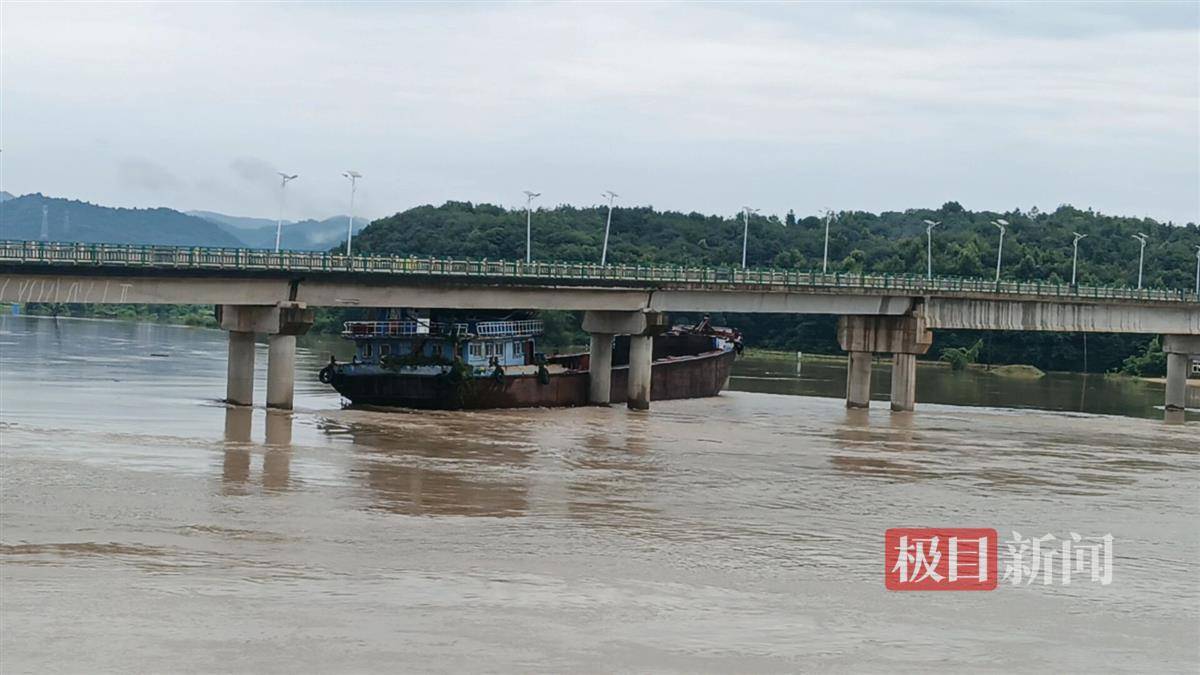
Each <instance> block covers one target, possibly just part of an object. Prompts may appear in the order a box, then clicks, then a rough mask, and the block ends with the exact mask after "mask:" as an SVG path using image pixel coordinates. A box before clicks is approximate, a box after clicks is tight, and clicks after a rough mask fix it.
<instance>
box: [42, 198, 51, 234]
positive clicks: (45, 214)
mask: <svg viewBox="0 0 1200 675" xmlns="http://www.w3.org/2000/svg"><path fill="white" fill-rule="evenodd" d="M49 218H50V207H49V206H47V205H45V204H42V236H41V240H42V241H49V240H50V220H49Z"/></svg>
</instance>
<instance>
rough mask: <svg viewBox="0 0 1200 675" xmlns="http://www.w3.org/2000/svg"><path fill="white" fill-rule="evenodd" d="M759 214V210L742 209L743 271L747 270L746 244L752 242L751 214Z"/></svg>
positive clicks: (746, 207) (744, 207)
mask: <svg viewBox="0 0 1200 675" xmlns="http://www.w3.org/2000/svg"><path fill="white" fill-rule="evenodd" d="M751 213H758V209H752V208H750V207H749V206H743V207H742V269H746V244H747V242H749V241H750V214H751Z"/></svg>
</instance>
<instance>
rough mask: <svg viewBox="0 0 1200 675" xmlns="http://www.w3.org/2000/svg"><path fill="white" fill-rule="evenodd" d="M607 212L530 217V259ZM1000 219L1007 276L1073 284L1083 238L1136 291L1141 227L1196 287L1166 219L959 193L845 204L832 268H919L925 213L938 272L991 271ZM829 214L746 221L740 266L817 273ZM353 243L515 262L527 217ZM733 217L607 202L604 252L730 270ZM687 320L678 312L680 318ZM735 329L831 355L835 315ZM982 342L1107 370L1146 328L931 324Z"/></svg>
mask: <svg viewBox="0 0 1200 675" xmlns="http://www.w3.org/2000/svg"><path fill="white" fill-rule="evenodd" d="M606 211H607V210H606V208H605V207H592V208H575V207H570V206H560V207H557V208H554V209H539V210H538V211H536V212H535V213H534V215H533V256H534V258H535V259H540V260H567V261H599V259H600V246H601V243H602V241H603V236H604V218H605V215H606ZM997 218H1003V219H1005V220H1007V221H1008V222H1009V226H1008V233H1007V235H1006V236H1005V240H1004V263H1003V276H1004V278H1005V279H1022V280H1034V279H1041V280H1045V281H1048V282H1064V281H1069V280H1070V276H1071V250H1072V247H1071V242H1072V240H1073V236H1072V232H1080V233H1083V234H1087V235H1088V238H1087V239H1084V240H1083V241H1082V242H1081V244H1080V249H1079V277H1078V278H1079V282H1080V283H1082V284H1103V285H1114V286H1134V285H1136V282H1137V260H1138V243H1137V242H1136V241H1135V240H1134V239H1133V238H1132V235H1133V234H1135V233H1138V232H1143V233H1145V234H1147V235H1149V237H1150V240H1149V243H1148V245H1147V246H1146V265H1145V285H1146V286H1148V287H1152V288H1174V289H1189V290H1190V289H1191V288H1193V284H1194V283H1195V278H1194V274H1195V269H1196V258H1195V247H1196V246H1200V229H1198V228H1197V227H1196V225H1195V224H1188V225H1186V226H1174V225H1170V224H1166V223H1160V222H1156V221H1153V220H1150V219H1143V218H1126V217H1120V216H1109V215H1104V214H1099V213H1095V212H1094V211H1091V210H1086V211H1085V210H1080V209H1077V208H1074V207H1071V206H1061V207H1059V208H1058V209H1056V210H1055V211H1053V212H1047V213H1041V212H1037V211H1035V210H1033V211H1029V212H1022V211H1011V212H1007V213H992V212H972V211H967V210H965V209H963V208H962V207H961V206H960V205H959V204H957V203H955V202H949V203H947V204H945V205H943V206H942V207H941V208H938V209H910V210H907V211H904V212H885V213H880V214H874V213H866V212H860V211H854V212H843V213H840V214H838V217H837V219H836V220H835V221H834V222H833V224H832V226H831V227H830V238H829V266H830V271H835V272H836V271H853V272H858V271H869V272H880V273H893V274H923V273H924V271H925V264H926V257H925V256H926V241H925V225H924V224H923V222H922V221H923V220H926V219H929V220H933V221H939V222H941V225H939V226H938V227H937V228H936V229H935V230H934V253H933V267H934V273H935V274H939V275H952V276H969V277H984V278H990V277H991V276H993V275H994V274H995V265H996V248H997V243H998V240H999V232H998V230H997V229H996V228H995V227H994V226H992V225H991V221H992V220H994V219H997ZM823 244H824V223H823V221H822V220H821V219H820V218H818V217H815V216H809V217H804V218H796V217H795V216H793V215H792V214H788V215H787V217H785V218H784V219H783V220H779V219H778V218H775V217H762V216H755V217H753V218H752V219H751V222H750V245H749V255H748V258H749V263H750V265H751V266H773V267H780V268H788V269H800V270H820V269H821V254H822V247H823ZM356 245H357V247H358V250H359V251H362V252H375V253H386V254H400V255H408V254H416V255H438V256H470V257H478V258H492V259H497V258H505V259H519V258H523V257H524V255H525V249H524V245H525V213H524V211H522V210H507V209H504V208H501V207H498V206H492V205H488V204H478V205H476V204H471V203H468V202H447V203H446V204H443V205H442V206H438V207H434V206H421V207H417V208H413V209H409V210H408V211H404V212H402V213H397V214H395V215H393V216H390V217H388V218H383V219H380V220H377V221H375V222H374V223H372V224H371V225H370V226H369V227H367V228H366V229H365V230H363V232H362V234H361V235H360V236H359V237H358V239H357V244H356ZM741 246H742V222H741V220H740V218H739V217H737V216H730V217H721V216H711V215H703V214H699V213H686V214H685V213H678V212H670V211H667V212H662V211H655V210H654V209H652V208H649V207H634V208H618V209H615V210H614V211H613V223H612V234H611V237H610V242H609V261H610V262H614V263H627V264H628V263H652V262H658V263H682V264H691V265H731V264H738V263H740V260H741ZM676 318H677V319H678V318H682V317H676ZM714 318H715V319H717V320H718V321H722V322H725V323H728V324H730V325H736V326H739V327H740V328H742V329H743V331H744V332H745V333H746V335H747V342H748V344H750V345H753V346H757V347H766V348H775V349H787V350H793V351H794V350H803V351H810V352H823V353H835V352H837V351H838V348H837V343H836V335H835V332H836V331H835V319H834V317H827V316H765V315H753V314H744V315H737V314H729V315H726V316H723V317H714ZM981 337H982V338H983V339H984V341H985V346H984V349H983V353H982V360H983V362H985V363H1022V364H1030V365H1034V366H1037V367H1038V368H1041V369H1043V370H1082V369H1086V370H1089V371H1093V372H1097V371H1106V370H1111V369H1114V368H1117V367H1119V366H1120V365H1121V363H1122V361H1123V360H1124V359H1125V358H1126V357H1128V356H1130V355H1132V354H1135V353H1138V352H1139V351H1140V350H1141V349H1142V348H1144V346H1145V345H1146V344H1147V343H1148V342H1149V338H1148V337H1147V336H1138V335H1102V334H1096V335H1091V336H1088V337H1086V338H1085V337H1084V336H1082V335H1066V334H1058V333H1005V332H982V333H977V332H972V331H940V332H939V333H938V334H937V336H936V340H937V342H936V344H935V346H934V349H933V350H931V352H930V354H929V357H930V358H937V355H938V354H939V353H940V351H941V349H942V348H945V347H959V346H969V345H970V344H972V343H974V341H975V340H977V339H979V338H981Z"/></svg>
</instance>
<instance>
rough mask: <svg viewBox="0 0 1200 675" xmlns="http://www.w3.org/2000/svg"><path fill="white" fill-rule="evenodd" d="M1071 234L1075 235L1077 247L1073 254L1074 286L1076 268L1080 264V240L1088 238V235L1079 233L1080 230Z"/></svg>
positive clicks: (1072, 271) (1072, 280)
mask: <svg viewBox="0 0 1200 675" xmlns="http://www.w3.org/2000/svg"><path fill="white" fill-rule="evenodd" d="M1071 234H1073V235H1075V243H1074V244H1073V246H1074V247H1075V252H1074V253H1073V254H1072V255H1071V285H1072V286H1074V285H1075V269H1076V268H1077V267H1078V266H1079V240H1080V239H1086V238H1087V235H1086V234H1079V233H1078V232H1072V233H1071Z"/></svg>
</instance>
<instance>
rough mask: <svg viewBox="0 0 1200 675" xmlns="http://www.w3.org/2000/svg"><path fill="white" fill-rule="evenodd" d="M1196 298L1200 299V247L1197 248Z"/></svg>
mask: <svg viewBox="0 0 1200 675" xmlns="http://www.w3.org/2000/svg"><path fill="white" fill-rule="evenodd" d="M1196 297H1197V298H1200V246H1197V247H1196Z"/></svg>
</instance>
